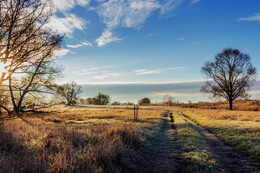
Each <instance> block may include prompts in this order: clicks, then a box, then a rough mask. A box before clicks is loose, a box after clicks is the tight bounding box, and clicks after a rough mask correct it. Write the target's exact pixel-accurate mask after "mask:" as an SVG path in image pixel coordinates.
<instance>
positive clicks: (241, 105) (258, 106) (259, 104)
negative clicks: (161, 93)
mask: <svg viewBox="0 0 260 173" xmlns="http://www.w3.org/2000/svg"><path fill="white" fill-rule="evenodd" d="M179 106H181V107H185V108H200V109H225V110H228V109H229V103H228V102H227V101H222V102H213V103H211V102H198V103H184V104H179ZM233 109H234V110H237V111H260V101H258V100H255V101H234V102H233Z"/></svg>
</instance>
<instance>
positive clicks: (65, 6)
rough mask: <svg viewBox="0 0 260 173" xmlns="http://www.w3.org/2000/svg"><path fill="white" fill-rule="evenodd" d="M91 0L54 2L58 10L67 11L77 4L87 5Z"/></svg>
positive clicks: (57, 0) (59, 0)
mask: <svg viewBox="0 0 260 173" xmlns="http://www.w3.org/2000/svg"><path fill="white" fill-rule="evenodd" d="M89 3H90V0H53V4H54V6H55V8H56V9H57V10H58V11H67V10H70V9H72V8H74V7H75V6H76V5H80V6H87V5H88V4H89Z"/></svg>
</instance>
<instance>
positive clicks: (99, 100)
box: [95, 92, 110, 105]
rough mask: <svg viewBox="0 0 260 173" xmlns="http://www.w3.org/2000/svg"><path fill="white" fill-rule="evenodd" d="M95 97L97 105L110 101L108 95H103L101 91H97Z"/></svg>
mask: <svg viewBox="0 0 260 173" xmlns="http://www.w3.org/2000/svg"><path fill="white" fill-rule="evenodd" d="M95 98H96V102H97V103H96V104H97V105H107V104H108V103H109V102H110V97H109V95H105V94H103V93H101V92H99V93H98V95H97V96H96V97H95Z"/></svg>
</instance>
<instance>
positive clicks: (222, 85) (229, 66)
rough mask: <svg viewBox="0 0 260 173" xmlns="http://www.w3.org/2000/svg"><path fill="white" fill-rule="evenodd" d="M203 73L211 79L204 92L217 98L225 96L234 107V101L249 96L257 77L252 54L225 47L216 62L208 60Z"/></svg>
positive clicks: (203, 89)
mask: <svg viewBox="0 0 260 173" xmlns="http://www.w3.org/2000/svg"><path fill="white" fill-rule="evenodd" d="M202 73H204V74H205V75H206V77H207V78H209V79H211V80H209V81H207V82H206V84H205V85H204V86H203V87H202V88H201V91H202V92H205V93H207V94H210V95H212V96H213V97H216V98H224V99H225V100H227V101H228V102H229V109H230V110H232V109H233V101H234V100H236V99H239V98H247V97H248V96H249V94H248V92H247V91H248V89H249V88H250V87H251V86H252V84H253V82H254V80H255V77H256V68H255V67H253V66H252V63H251V59H250V56H249V55H247V54H243V53H241V52H240V51H239V50H237V49H225V50H224V51H223V52H221V53H220V54H217V55H216V57H215V61H214V62H207V63H206V64H205V65H204V66H203V67H202Z"/></svg>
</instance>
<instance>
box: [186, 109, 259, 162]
mask: <svg viewBox="0 0 260 173" xmlns="http://www.w3.org/2000/svg"><path fill="white" fill-rule="evenodd" d="M184 113H185V115H186V116H187V117H189V118H191V119H192V120H194V121H195V122H197V123H198V124H199V125H201V126H203V127H205V128H207V129H208V130H209V131H210V132H212V133H214V134H215V135H217V136H218V137H220V138H221V139H222V140H224V142H225V143H228V144H229V145H231V146H232V147H234V148H236V149H237V150H238V151H240V152H241V153H243V154H245V155H246V156H248V157H249V158H250V159H251V160H252V161H253V162H254V163H255V164H257V165H258V166H259V165H260V140H259V139H260V123H259V122H253V121H239V120H222V119H220V120H218V119H211V118H209V117H207V116H201V115H198V114H196V113H194V112H191V111H187V110H186V111H184Z"/></svg>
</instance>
